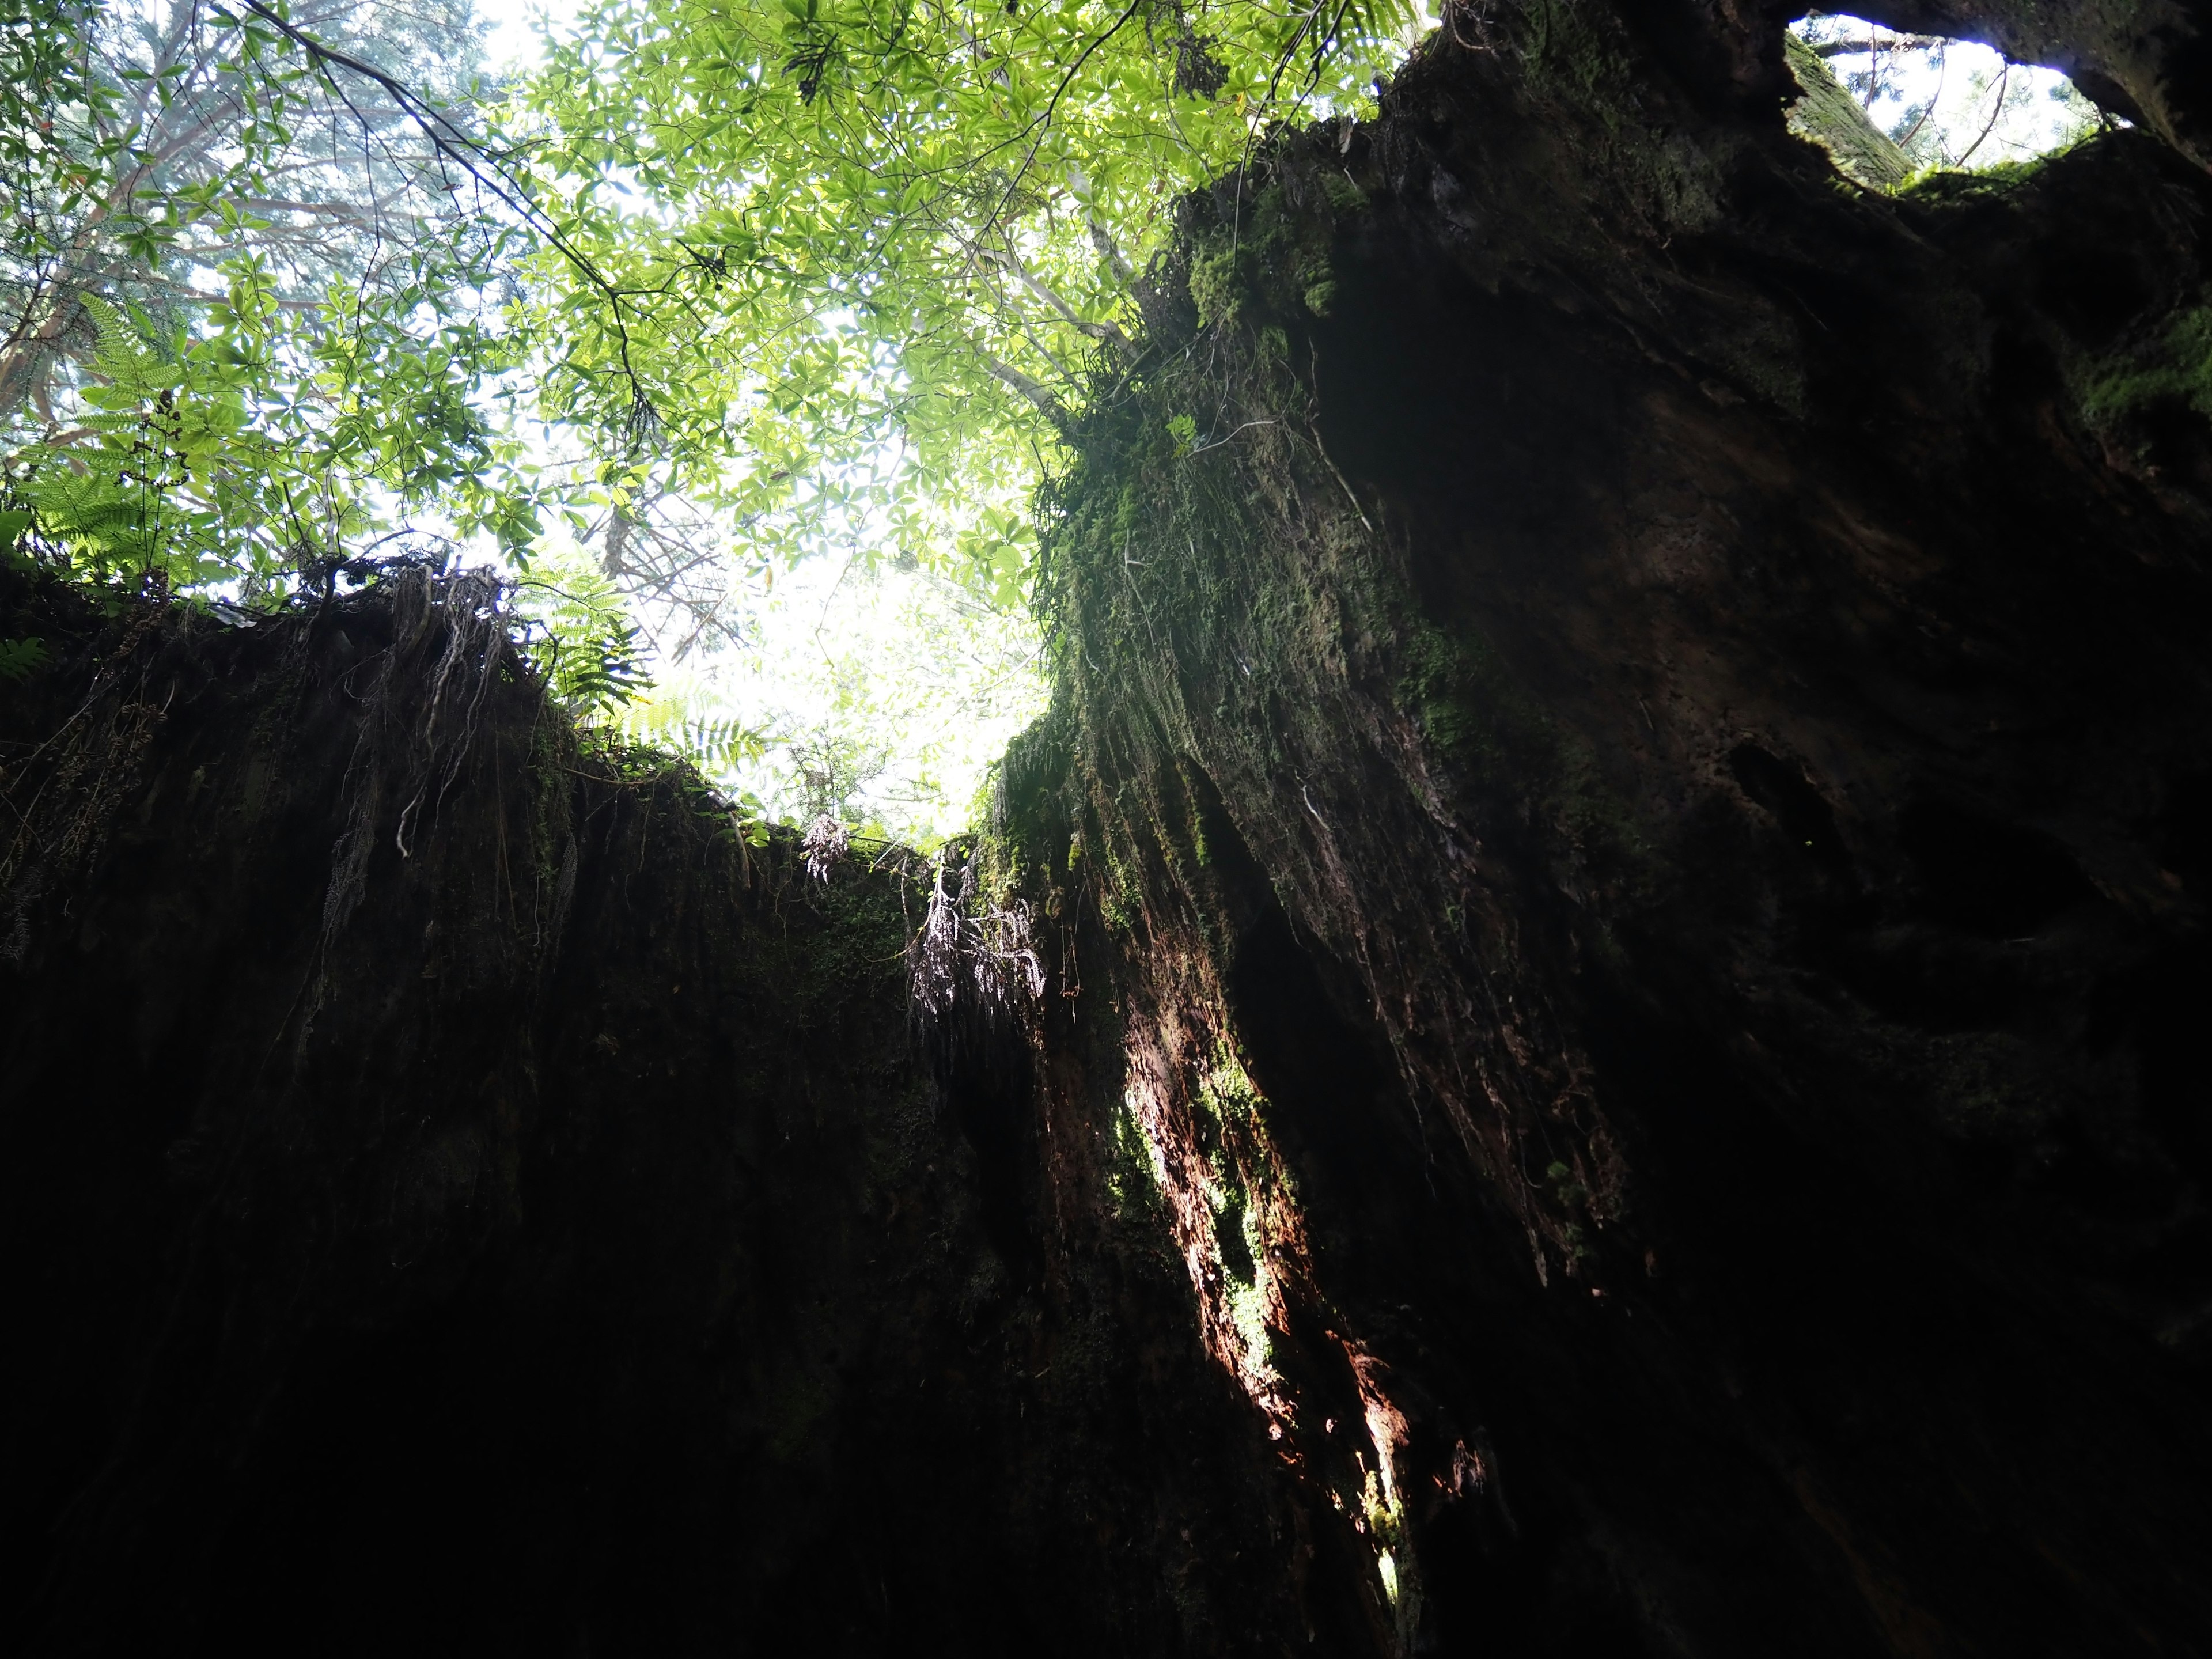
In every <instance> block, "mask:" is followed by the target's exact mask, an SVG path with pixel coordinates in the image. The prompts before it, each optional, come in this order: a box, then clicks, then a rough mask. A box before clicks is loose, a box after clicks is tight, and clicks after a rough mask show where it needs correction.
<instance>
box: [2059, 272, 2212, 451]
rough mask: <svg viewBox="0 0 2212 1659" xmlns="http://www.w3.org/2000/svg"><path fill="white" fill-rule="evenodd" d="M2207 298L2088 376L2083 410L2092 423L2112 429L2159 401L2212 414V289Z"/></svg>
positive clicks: (2207, 414)
mask: <svg viewBox="0 0 2212 1659" xmlns="http://www.w3.org/2000/svg"><path fill="white" fill-rule="evenodd" d="M2205 298H2206V300H2207V301H2208V303H2206V304H2203V305H2197V306H2192V307H2190V308H2189V309H2188V310H2186V311H2184V312H2182V313H2179V315H2177V316H2176V317H2175V318H2174V319H2172V322H2170V323H2169V324H2168V325H2166V330H2165V331H2164V332H2163V333H2161V334H2160V335H2159V336H2158V337H2156V338H2154V339H2153V340H2152V341H2150V342H2149V343H2148V344H2146V345H2143V346H2141V347H2138V348H2136V349H2134V350H2131V351H2124V352H2121V353H2117V354H2114V356H2112V357H2108V358H2107V359H2106V360H2105V362H2103V363H2101V364H2100V366H2099V367H2098V368H2097V369H2096V370H2094V371H2093V372H2092V373H2091V374H2090V375H2088V376H2087V383H2086V384H2085V385H2084V386H2083V387H2082V392H2081V411H2082V413H2083V414H2084V415H2085V416H2087V417H2088V419H2089V420H2090V421H2091V422H2093V424H2095V425H2098V426H2102V427H2110V426H2112V425H2113V424H2115V423H2117V422H2120V421H2122V420H2124V419H2125V418H2126V417H2128V416H2134V415H2137V414H2141V413H2142V412H2143V411H2145V410H2149V409H2152V408H2154V407H2156V406H2158V405H2160V404H2184V405H2186V406H2187V407H2188V408H2190V409H2192V410H2196V412H2197V414H2199V415H2202V416H2206V417H2207V418H2212V289H2208V290H2207V292H2206V295H2205Z"/></svg>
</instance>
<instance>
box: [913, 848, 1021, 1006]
mask: <svg viewBox="0 0 2212 1659" xmlns="http://www.w3.org/2000/svg"><path fill="white" fill-rule="evenodd" d="M974 897H975V866H974V864H973V863H972V861H971V860H969V857H968V855H967V850H966V848H964V847H963V845H962V844H961V843H958V842H947V843H946V845H945V850H944V851H943V852H941V853H939V854H938V858H937V876H936V879H935V881H934V882H933V884H932V886H931V889H930V895H929V912H928V915H927V916H925V917H924V918H923V920H922V924H921V931H920V932H919V933H916V934H915V937H914V939H913V940H912V941H911V942H910V943H909V944H908V946H907V982H908V990H909V994H910V997H911V1001H912V1006H913V1009H914V1018H915V1024H916V1025H917V1026H918V1027H919V1028H920V1029H921V1032H922V1034H923V1035H924V1036H936V1035H939V1034H942V1033H945V1032H947V1031H957V1030H958V1028H960V1027H962V1026H963V1025H968V1024H975V1025H977V1026H979V1027H980V1028H981V1031H983V1032H988V1033H1004V1032H1007V1031H1011V1030H1015V1029H1017V1028H1018V1025H1019V1024H1020V1020H1021V1014H1022V1011H1023V1010H1024V1008H1030V1007H1034V1006H1035V1005H1036V1002H1037V1000H1039V999H1040V998H1042V996H1043V995H1044V964H1043V963H1042V961H1041V960H1040V959H1039V957H1038V956H1037V951H1036V945H1035V943H1034V941H1033V940H1032V939H1031V938H1030V907H1029V904H1028V902H1027V901H1026V900H1022V899H1017V900H1015V901H1014V902H1013V904H1012V906H1011V907H1010V908H1005V909H1001V908H1000V907H999V906H998V905H996V904H994V903H991V902H985V904H984V906H983V908H982V909H981V912H980V914H977V913H971V911H970V909H969V902H970V901H971V900H972V899H973V898H974Z"/></svg>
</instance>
